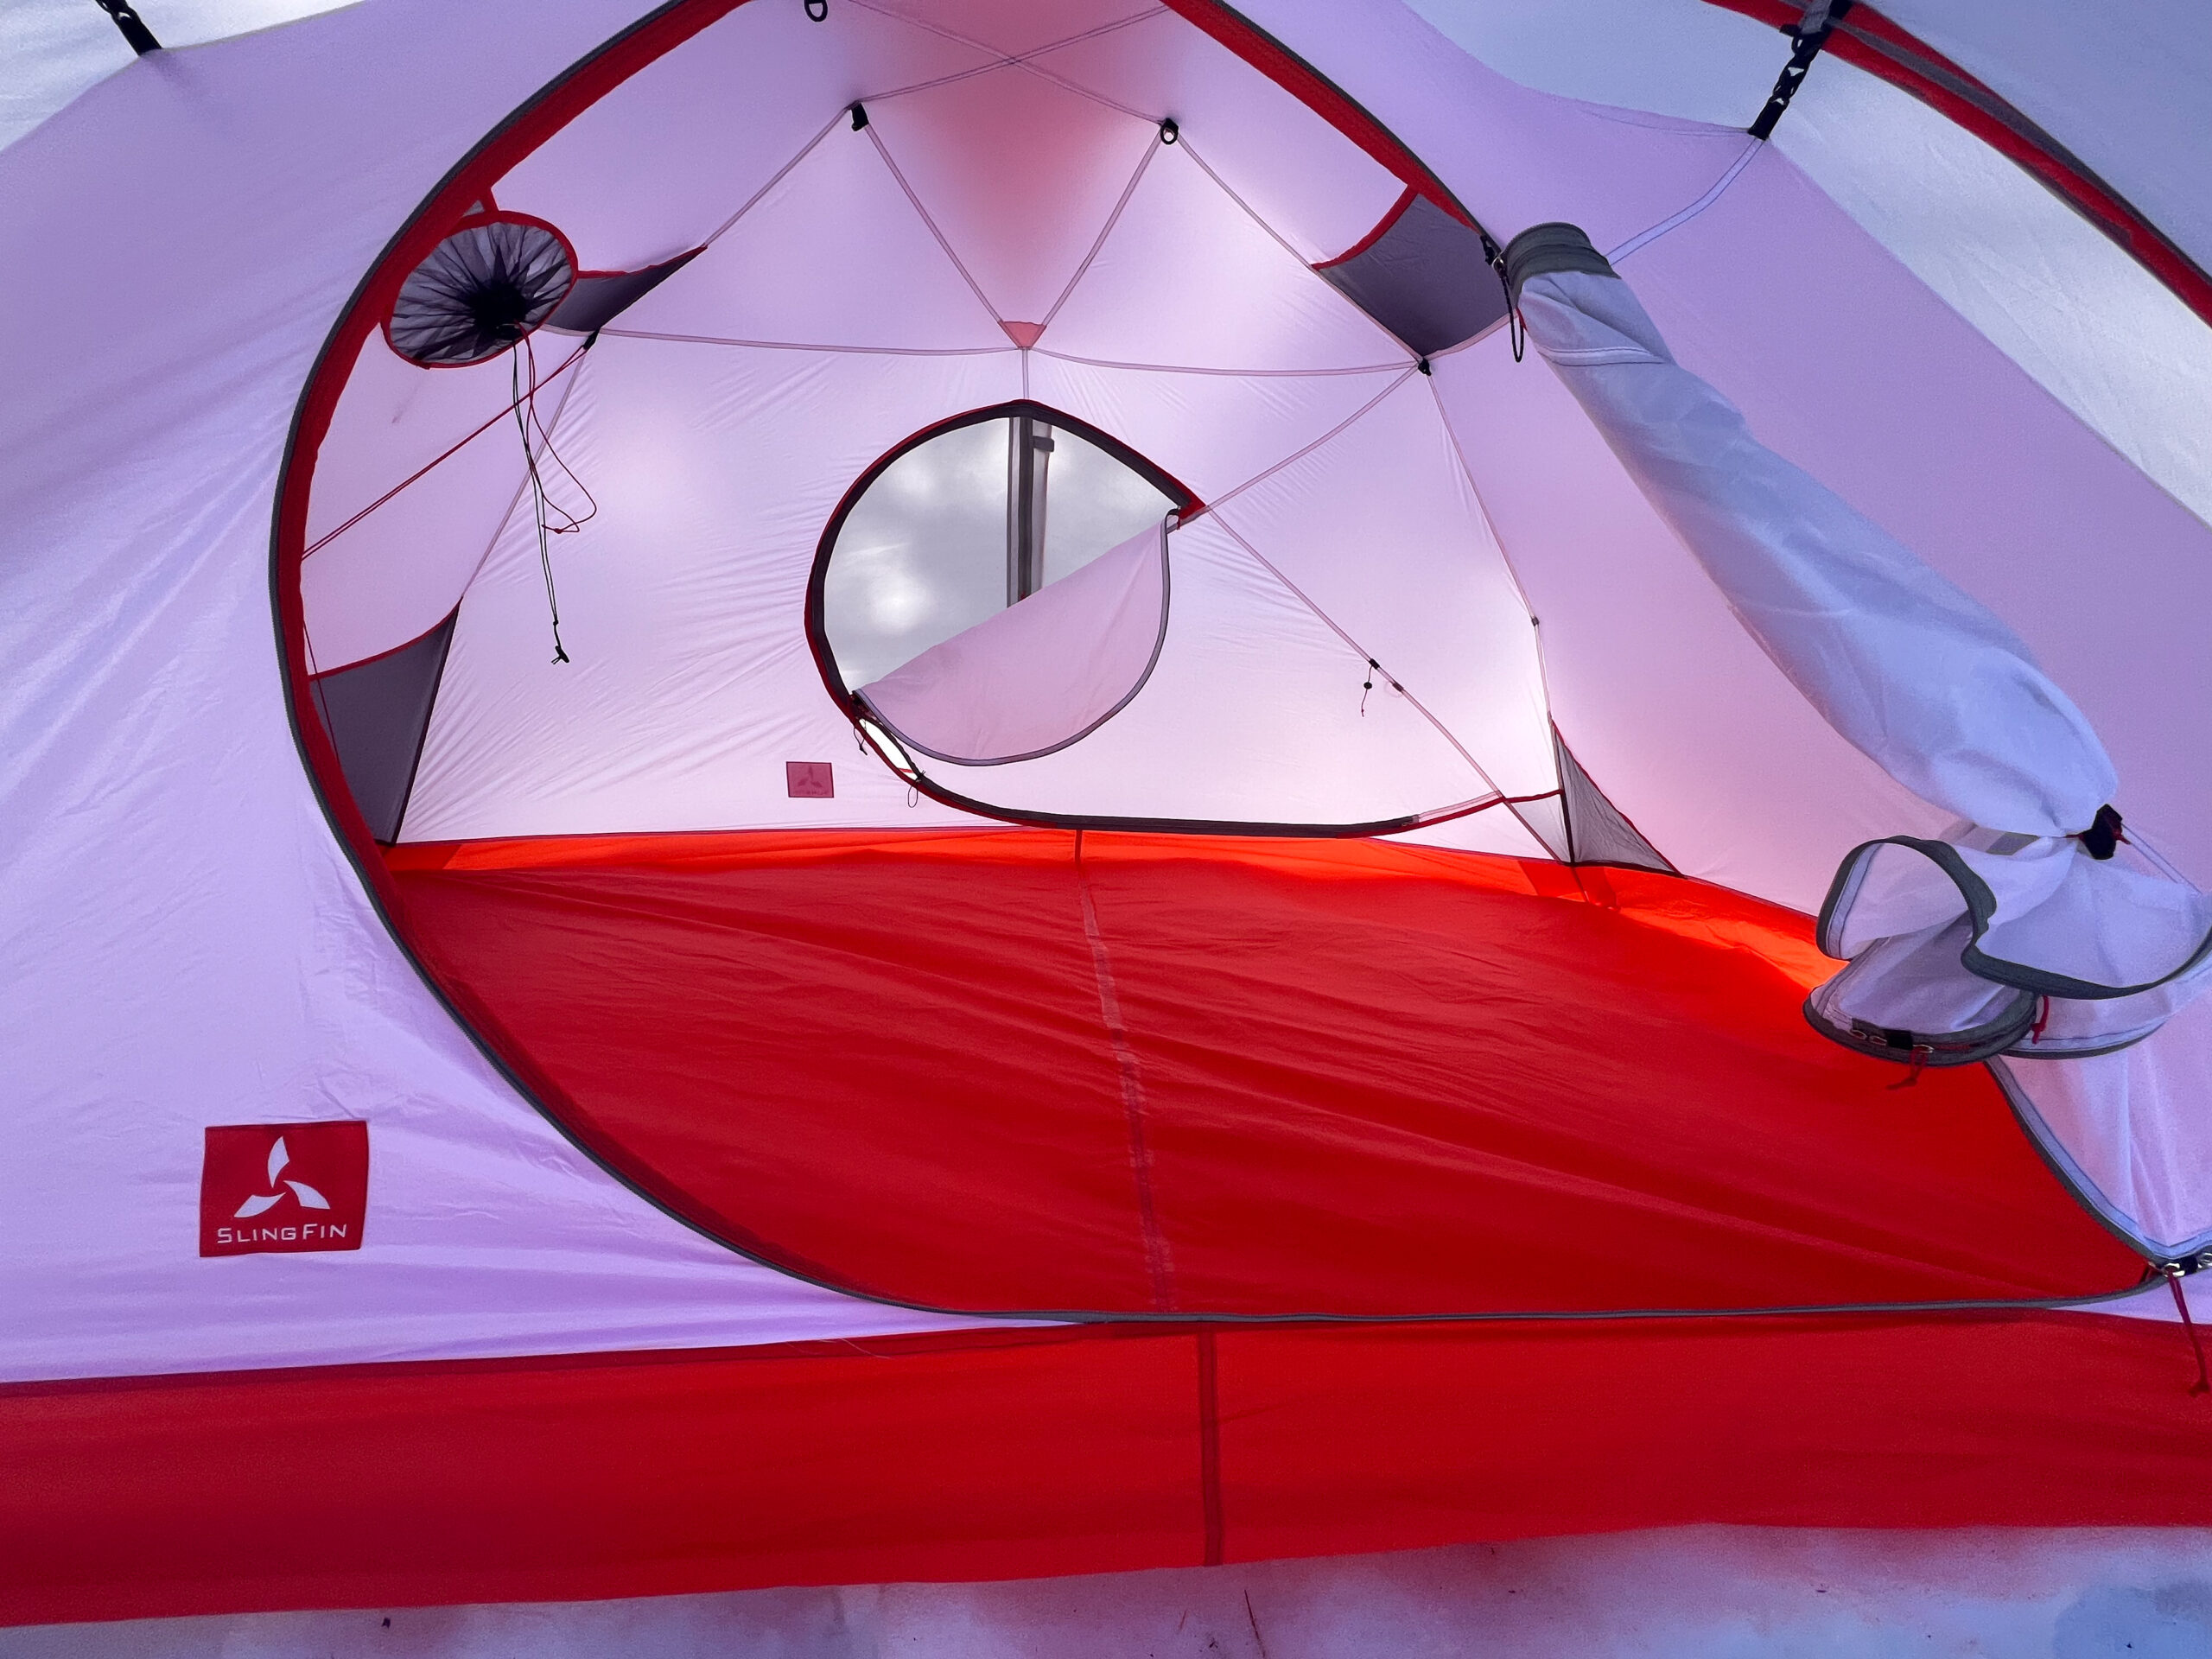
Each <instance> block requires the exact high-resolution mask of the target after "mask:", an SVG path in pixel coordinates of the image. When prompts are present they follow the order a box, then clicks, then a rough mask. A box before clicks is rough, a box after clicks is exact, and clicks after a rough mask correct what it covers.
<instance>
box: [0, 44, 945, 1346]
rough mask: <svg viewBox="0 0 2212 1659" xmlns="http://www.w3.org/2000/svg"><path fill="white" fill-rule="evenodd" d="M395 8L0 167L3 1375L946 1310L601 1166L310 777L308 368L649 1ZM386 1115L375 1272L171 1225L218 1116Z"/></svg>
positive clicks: (191, 71) (181, 79)
mask: <svg viewBox="0 0 2212 1659" xmlns="http://www.w3.org/2000/svg"><path fill="white" fill-rule="evenodd" d="M411 3H412V0H385V3H382V4H380V5H379V6H378V7H376V8H372V9H367V10H355V11H352V12H347V13H341V14H338V15H335V16H330V17H327V18H321V19H317V20H314V21H311V22H308V23H304V24H302V25H299V26H297V27H296V28H294V29H287V30H283V31H278V32H275V33H270V34H266V35H258V36H256V37H254V38H252V39H250V40H245V41H237V42H234V43H232V44H230V45H228V46H226V47H223V48H219V49H213V48H211V49H207V50H204V51H195V52H192V53H180V54H176V55H175V56H173V57H172V56H169V55H168V54H162V55H161V56H158V57H156V58H154V59H150V60H142V61H140V62H138V63H137V64H135V65H133V66H131V67H130V68H129V69H128V70H126V71H125V72H124V73H123V74H121V75H119V76H118V77H117V78H115V79H112V80H110V81H108V82H106V83H105V84H104V85H102V86H99V87H98V88H96V89H94V91H93V92H91V93H89V94H88V95H87V96H86V98H85V99H83V100H81V101H80V102H79V104H78V105H76V106H75V107H73V109H71V110H70V111H67V112H65V114H64V115H63V116H62V117H61V118H59V119H57V120H55V121H54V122H53V123H51V124H48V126H46V127H45V128H43V129H42V130H40V131H38V132H36V133H35V134H33V135H32V136H31V137H29V138H28V139H26V140H24V141H22V142H21V143H17V144H16V145H15V146H13V147H11V148H10V149H8V150H7V151H5V152H0V181H3V182H0V198H4V199H5V200H7V201H8V202H9V204H10V208H9V212H8V213H6V214H5V215H4V216H0V237H4V238H6V241H5V251H4V260H5V263H6V264H7V266H8V268H9V269H10V270H12V271H15V272H16V273H17V276H16V279H15V285H14V288H13V289H12V294H13V297H14V299H15V301H16V303H14V304H12V305H11V306H10V308H8V311H7V314H6V315H5V316H4V317H0V341H4V345H0V354H4V356H5V357H6V359H7V360H8V361H9V362H10V363H11V364H12V365H15V368H14V371H13V372H14V374H15V375H16V385H19V386H36V387H39V388H41V394H40V395H39V396H38V397H11V398H10V399H7V400H6V401H5V403H4V405H3V406H0V448H4V449H5V451H6V453H7V454H8V455H9V457H10V464H9V466H8V467H7V468H6V469H5V472H4V476H0V520H4V524H5V529H4V531H0V537H3V538H4V547H5V552H4V555H0V617H3V618H4V620H0V639H4V642H5V649H6V652H7V655H8V658H9V660H10V662H11V663H13V664H15V665H16V671H15V672H13V673H12V674H11V676H10V682H9V685H10V690H9V692H8V693H7V696H6V701H5V703H4V709H5V719H6V729H7V733H8V739H7V741H6V742H5V743H4V745H0V755H4V759H0V798H4V799H5V801H6V803H7V808H6V813H5V817H6V820H7V822H8V823H10V825H11V826H14V828H13V829H12V832H11V836H10V856H9V857H8V858H7V859H6V860H5V861H0V914H4V915H5V916H7V917H8V918H9V925H8V926H7V928H6V930H5V933H4V937H3V938H0V978H4V981H5V982H6V983H7V984H8V986H9V987H10V994H9V995H8V996H7V997H5V998H4V999H0V1048H4V1050H5V1052H7V1053H8V1054H9V1055H10V1076H9V1086H8V1089H7V1090H6V1117H7V1122H8V1124H9V1128H10V1133H11V1135H15V1136H16V1137H17V1138H18V1140H19V1143H20V1144H21V1145H22V1146H23V1147H27V1148H28V1147H35V1148H36V1152H35V1155H26V1156H23V1157H18V1158H10V1159H8V1160H5V1161H4V1165H3V1166H0V1286H3V1288H0V1302H4V1303H5V1305H6V1306H7V1307H8V1309H9V1315H10V1317H9V1319H8V1321H7V1331H6V1335H5V1338H4V1341H3V1342H0V1378H5V1379H8V1380H21V1379H32V1378H41V1377H54V1376H86V1375H127V1374H135V1373H146V1372H156V1371H177V1370H221V1369H229V1368H236V1367H259V1366H271V1365H300V1364H315V1363H341V1362H347V1361H367V1360H391V1359H412V1358H431V1357H452V1356H456V1355H493V1354H510V1353H543V1352H548V1351H569V1350H575V1349H577V1348H580V1347H581V1348H607V1347H660V1346H671V1345H672V1346H690V1345H704V1344H720V1343H734V1342H747V1341H772V1340H779V1339H790V1338H809V1337H829V1336H849V1335H860V1334H872V1333H877V1332H889V1331H902V1330H912V1329H916V1328H931V1329H935V1328H944V1327H946V1326H949V1325H957V1324H958V1323H960V1322H959V1321H957V1320H951V1319H944V1318H941V1317H936V1316H926V1317H925V1316H916V1315H912V1314H908V1313H903V1312H901V1311H899V1310H897V1309H893V1308H887V1307H882V1306H876V1305H874V1304H870V1303H866V1302H861V1301H858V1300H853V1299H851V1298H848V1297H843V1296H839V1295H836V1294H831V1293H829V1292H827V1291H817V1290H816V1289H814V1288H812V1287H809V1286H806V1285H803V1284H800V1283H798V1281H793V1280H791V1279H790V1278H788V1277H786V1276H785V1275H784V1274H778V1273H773V1272H771V1271H769V1270H767V1269H766V1268H756V1267H754V1266H753V1265H752V1264H750V1263H748V1262H745V1261H744V1260H742V1259H741V1258H739V1257H737V1256H734V1255H732V1254H730V1253H729V1252H728V1250H726V1249H722V1248H721V1247H720V1246H718V1245H714V1244H710V1243H708V1242H707V1241H705V1240H704V1239H702V1238H700V1237H699V1236H696V1234H694V1233H692V1232H691V1231H690V1230H688V1229H686V1228H685V1227H683V1226H682V1225H681V1224H678V1223H677V1222H675V1221H673V1220H671V1219H670V1218H669V1217H665V1216H664V1215H662V1214H660V1213H659V1212H658V1211H655V1210H654V1209H653V1208H652V1206H651V1205H648V1204H646V1203H645V1201H644V1200H643V1199H642V1198H638V1197H637V1196H636V1195H634V1194H633V1193H632V1192H628V1191H627V1190H626V1189H625V1188H624V1187H622V1186H621V1185H620V1184H619V1183H617V1182H616V1181H615V1180H614V1179H613V1177H611V1176H609V1175H608V1174H607V1173H605V1172H603V1171H602V1170H601V1169H599V1168H598V1167H596V1166H594V1165H593V1164H592V1163H591V1162H590V1161H588V1160H587V1159H586V1158H585V1157H584V1156H583V1155H582V1154H581V1153H579V1152H577V1151H576V1150H575V1148H574V1147H571V1146H570V1145H569V1143H568V1142H567V1141H565V1140H564V1139H563V1137H562V1136H561V1135H559V1134H558V1133H557V1132H556V1130H555V1129H554V1128H552V1126H551V1125H550V1124H549V1123H548V1122H545V1121H544V1120H543V1118H542V1117H540V1116H538V1115H537V1113H536V1112H535V1111H534V1110H532V1109H531V1108H530V1107H529V1106H528V1105H527V1104H525V1103H524V1102H523V1101H522V1100H521V1099H520V1098H519V1097H518V1096H517V1095H516V1094H515V1093H514V1091H513V1090H512V1089H511V1088H510V1087H509V1086H508V1085H507V1084H505V1081H503V1080H502V1079H501V1077H499V1075H497V1074H496V1073H495V1072H494V1071H493V1069H492V1067H491V1066H490V1065H487V1064H486V1061H485V1060H484V1058H482V1057H481V1056H480V1054H479V1053H478V1052H477V1051H476V1050H475V1048H474V1046H472V1044H471V1043H470V1041H469V1040H468V1039H467V1038H466V1037H465V1036H464V1035H463V1034H462V1033H461V1031H460V1030H459V1029H458V1027H456V1026H455V1024H454V1020H453V1019H452V1017H451V1016H450V1015H449V1014H448V1013H447V1011H446V1010H445V1009H444V1008H443V1007H442V1006H440V1004H439V1003H438V1002H437V1001H435V999H434V998H433V997H432V995H431V994H430V992H429V989H428V988H426V987H425V986H424V985H423V982H422V981H421V979H420V978H419V977H418V976H417V975H416V972H415V970H414V969H412V968H411V967H410V966H409V965H408V964H407V963H406V962H405V960H404V958H403V957H401V955H400V954H399V951H398V949H397V946H396V944H394V943H393V942H392V940H391V936H390V935H389V933H388V932H387V931H386V930H385V925H384V923H383V922H382V921H381V919H380V918H378V916H377V915H376V914H375V912H373V911H372V909H371V907H370V906H369V903H368V900H367V898H366V895H365V893H364V892H363V890H362V887H361V884H360V880H359V876H358V875H357V874H355V872H354V871H353V869H352V868H351V867H350V866H349V865H348V864H347V862H346V858H345V855H344V854H343V853H342V852H341V851H340V848H339V846H338V844H337V842H336V841H335V840H334V837H333V836H332V834H331V831H330V828H329V826H328V824H327V822H326V820H325V818H324V817H323V814H322V811H321V808H320V806H319V805H318V804H316V802H315V798H314V796H313V794H312V791H311V790H310V788H309V786H308V780H307V778H306V776H305V774H304V772H302V768H301V765H300V760H299V753H298V749H297V747H296V741H295V739H294V737H293V734H292V733H291V731H290V730H289V727H288V725H287V722H286V719H285V714H284V709H283V699H282V693H281V685H282V680H281V674H280V669H279V665H278V661H277V652H276V641H275V638H274V635H273V633H272V631H271V626H270V600H269V574H268V566H269V526H270V504H271V499H272V495H273V491H274V488H275V481H276V476H277V465H278V461H279V459H280V457H281V455H282V453H283V443H284V437H285V432H286V429H287V425H288V423H289V419H290V412H291V409H292V406H293V404H294V403H295V401H296V398H297V397H298V392H299V387H300V385H302V382H303V381H304V379H305V378H306V376H307V373H308V369H309V367H310V366H311V365H312V364H313V362H314V360H315V354H316V353H317V352H318V351H319V350H320V349H321V344H322V340H323V337H324V335H325V334H327V331H328V329H329V327H330V322H331V319H332V317H333V316H334V315H335V312H336V310H337V308H339V306H340V304H342V302H344V300H345V298H346V295H347V294H348V292H350V290H351V289H352V288H353V284H354V283H355V282H356V281H358V280H359V274H360V272H361V271H362V270H363V269H365V267H366V265H367V264H368V263H369V261H370V260H372V258H373V257H375V255H376V252H377V251H378V248H379V247H381V246H382V245H383V243H384V241H385V238H387V237H388V236H389V235H390V234H391V230H392V228H393V226H395V225H396V224H397V223H398V221H399V220H400V219H403V218H404V216H405V214H406V213H408V212H410V210H411V209H412V207H414V205H415V204H416V202H417V201H418V200H420V199H421V198H422V196H423V194H424V193H425V192H426V191H427V190H428V189H429V188H430V187H431V185H432V184H434V183H435V181H436V180H437V178H438V177H439V175H441V174H442V173H443V172H444V170H445V168H447V167H448V166H449V165H450V164H451V162H452V160H453V158H454V156H457V155H459V154H461V152H463V151H464V150H466V149H467V147H468V146H469V145H470V144H471V143H474V142H475V140H476V138H477V137H480V135H481V134H482V133H483V132H484V130H486V128H488V127H489V126H491V125H492V124H493V123H494V122H496V121H498V120H499V118H501V117H502V116H504V115H505V113H506V112H507V111H509V110H510V109H512V107H513V106H514V105H515V104H516V103H518V101H520V100H521V99H523V98H524V97H525V96H526V95H527V94H528V93H530V92H532V91H533V90H535V89H536V88H537V86H539V85H541V84H542V83H543V81H544V80H545V79H548V78H549V77H550V76H551V75H552V74H554V73H556V72H557V71H558V70H560V69H561V68H563V67H565V66H566V65H568V64H569V63H570V62H572V61H574V60H575V59H576V58H577V57H578V56H580V55H582V54H583V53H584V52H586V51H588V50H589V49H590V48H592V47H593V46H594V45H596V44H597V43H598V42H599V41H601V40H603V39H605V38H606V37H607V35H610V34H612V33H613V32H614V31H615V30H616V29H620V27H621V26H622V25H623V24H624V23H625V22H626V21H628V19H629V17H630V16H632V13H633V12H634V10H635V7H634V6H632V5H631V4H629V3H626V0H612V3H604V4H590V3H575V4H572V5H569V6H568V7H566V8H565V9H562V10H559V11H558V14H557V16H556V15H555V14H554V13H552V12H549V11H548V10H545V9H544V8H543V7H537V6H531V7H519V8H511V7H503V6H499V5H483V6H480V7H475V8H472V9H471V10H469V11H468V13H467V16H466V17H465V18H457V17H456V16H455V14H454V12H453V11H452V10H451V9H450V8H448V7H445V6H442V5H437V4H425V5H421V6H417V7H416V8H415V10H416V12H417V13H418V14H419V22H410V20H409V18H408V16H406V14H407V12H408V10H409V8H410V4H411ZM395 12H397V13H398V14H399V16H397V18H395V17H394V16H393V14H394V13H395ZM524 12H527V13H528V14H529V16H528V20H527V22H528V26H527V27H524V26H523V18H522V14H523V13H524ZM95 16H97V14H95ZM395 23H396V24H397V27H396V28H395V27H394V24H395ZM102 26H103V27H106V26H107V25H106V24H105V20H102ZM430 29H435V30H436V31H438V32H439V35H440V38H441V39H442V40H444V41H446V42H447V43H448V48H449V49H448V51H447V52H446V53H444V54H433V55H432V57H431V58H430V59H429V60H425V59H424V57H423V55H422V54H418V53H416V52H414V51H412V50H410V49H407V48H406V47H405V46H404V42H406V41H409V40H410V39H411V38H415V37H416V31H418V30H430ZM332 56H335V57H337V58H339V59H340V60H344V61H346V63H347V64H348V65H349V73H348V74H347V75H346V76H345V77H343V78H341V79H340V82H339V83H337V84H336V85H335V86H331V85H326V84H324V78H320V77H309V76H306V75H303V74H302V73H299V66H300V64H301V63H302V61H303V60H313V61H327V60H329V59H330V57H332ZM394 111H404V118H400V119H397V120H394V119H393V112H394ZM370 132H374V133H375V134H376V135H377V137H375V138H374V140H373V141H372V142H371V141H366V140H365V139H364V137H363V135H364V134H365V133H370ZM241 146H243V147H244V149H245V152H246V153H251V154H253V155H256V156H261V157H264V158H265V159H266V161H267V162H268V164H269V167H270V175H269V177H268V178H267V179H266V181H264V187H265V188H255V189H253V190H250V191H241V190H239V189H238V188H235V180H234V179H233V178H232V176H231V169H232V166H233V164H234V160H235V157H236V156H238V154H239V153H241ZM65 244H66V245H69V246H72V247H73V248H74V249H75V250H76V251H77V255H78V262H77V263H75V264H72V265H69V266H67V267H65V266H64V265H62V264H60V263H58V262H56V261H55V260H54V258H52V257H51V251H52V250H53V249H54V247H56V246H60V245H65ZM149 250H159V251H160V252H161V257H158V258H155V257H149ZM86 272H97V273H99V277H98V280H97V281H92V282H87V281H86V280H85V278H84V273H86ZM65 547H66V548H67V549H68V550H69V555H70V556H68V557H67V558H66V559H64V558H57V557H55V556H53V550H54V549H56V548H65ZM848 741H849V739H848ZM213 824H221V825H226V826H229V827H230V829H231V830H232V833H231V834H229V835H226V836H222V837H207V836H197V835H194V834H188V833H180V831H179V826H180V825H197V826H203V827H204V826H207V825H213ZM95 893H96V894H98V895H99V904H98V906H97V907H90V908H88V906H87V901H86V895H88V894H95ZM93 1078H96V1079H97V1081H96V1082H95V1081H92V1079H93ZM359 1114H373V1115H374V1116H376V1118H377V1121H378V1126H379V1127H378V1141H377V1145H376V1150H375V1159H376V1180H377V1211H378V1213H377V1225H378V1249H376V1250H374V1251H369V1252H364V1253H363V1254H361V1255H338V1256H330V1255H293V1256H280V1257H274V1258H270V1257H263V1258H257V1259H256V1260H255V1261H254V1262H251V1264H249V1265H251V1266H252V1267H254V1268H258V1269H259V1271H257V1272H256V1273H254V1274H250V1275H249V1274H239V1273H237V1272H232V1271H226V1269H230V1268H235V1267H237V1266H238V1265H240V1264H238V1263H237V1262H203V1261H201V1260H200V1259H198V1258H197V1257H196V1256H195V1255H193V1254H192V1253H191V1250H190V1247H189V1244H188V1243H180V1242H181V1241H189V1240H190V1239H191V1238H192V1237H193V1236H194V1228H195V1226H196V1220H195V1205H196V1199H197V1187H198V1162H199V1156H200V1135H201V1128H202V1126H204V1125H207V1124H211V1123H229V1122H241V1121H251V1120H254V1119H260V1120H264V1121H268V1120H275V1121H283V1120H285V1119H288V1118H292V1117H296V1116H302V1115H306V1116H345V1115H359ZM334 1264H337V1265H340V1266H341V1267H342V1270H343V1274H344V1283H345V1286H346V1294H345V1295H344V1296H343V1297H342V1298H340V1297H337V1296H334V1295H333V1294H331V1287H332V1285H333V1283H334V1274H333V1273H332V1271H331V1269H332V1268H333V1266H334ZM211 1269H213V1271H211Z"/></svg>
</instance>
